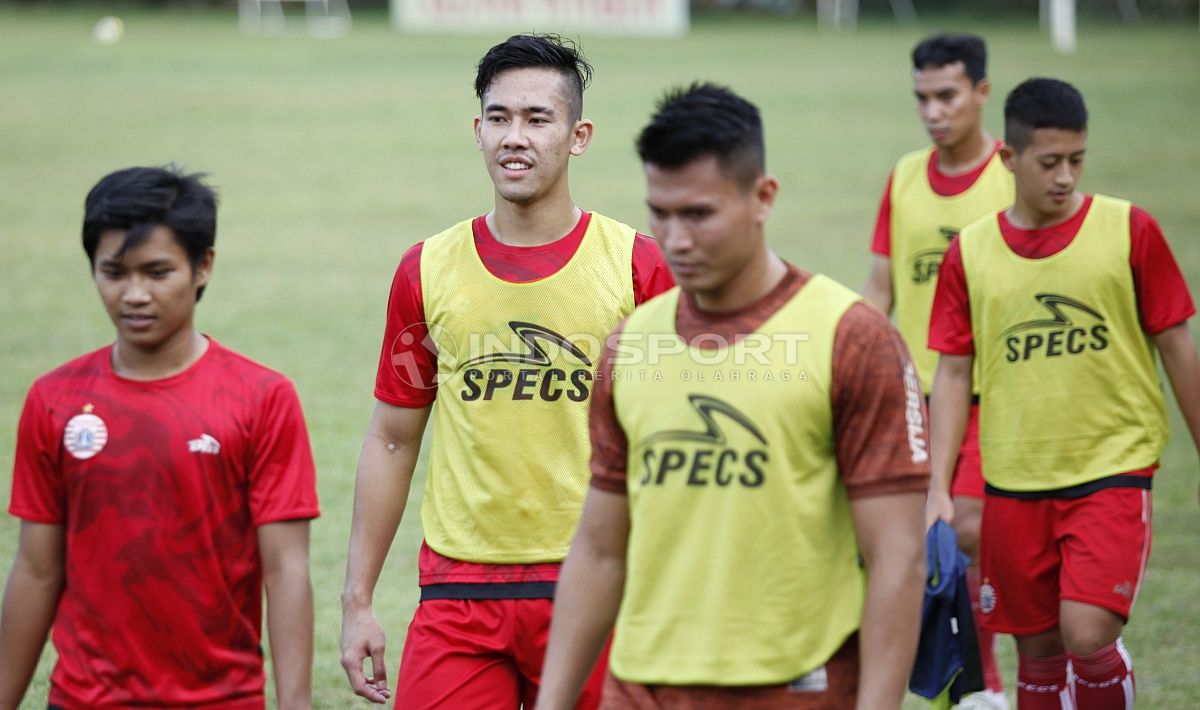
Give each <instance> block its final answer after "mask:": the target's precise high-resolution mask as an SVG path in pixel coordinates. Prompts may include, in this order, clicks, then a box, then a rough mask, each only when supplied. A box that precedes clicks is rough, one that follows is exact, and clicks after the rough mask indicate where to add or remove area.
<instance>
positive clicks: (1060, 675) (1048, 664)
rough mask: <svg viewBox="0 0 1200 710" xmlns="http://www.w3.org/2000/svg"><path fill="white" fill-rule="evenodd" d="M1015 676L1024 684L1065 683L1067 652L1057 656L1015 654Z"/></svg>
mask: <svg viewBox="0 0 1200 710" xmlns="http://www.w3.org/2000/svg"><path fill="white" fill-rule="evenodd" d="M1017 678H1018V680H1020V681H1022V682H1023V683H1026V684H1033V685H1043V686H1048V685H1065V684H1066V682H1067V654H1065V653H1060V654H1058V655H1057V656H1024V655H1021V654H1017Z"/></svg>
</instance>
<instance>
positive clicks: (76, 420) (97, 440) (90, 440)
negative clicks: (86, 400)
mask: <svg viewBox="0 0 1200 710" xmlns="http://www.w3.org/2000/svg"><path fill="white" fill-rule="evenodd" d="M107 443H108V426H107V425H106V424H105V423H104V420H103V419H101V418H100V417H98V416H96V415H95V414H92V405H90V404H88V405H85V406H84V408H83V412H82V413H81V414H76V415H75V416H73V417H71V419H70V420H69V421H68V422H67V428H66V429H64V430H63V447H64V448H66V450H67V451H68V452H69V453H70V454H71V455H72V456H74V457H75V458H77V459H80V460H86V459H90V458H91V457H93V456H95V455H96V454H98V453H100V451H101V449H103V448H104V445H105V444H107Z"/></svg>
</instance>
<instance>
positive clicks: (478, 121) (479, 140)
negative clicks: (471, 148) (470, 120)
mask: <svg viewBox="0 0 1200 710" xmlns="http://www.w3.org/2000/svg"><path fill="white" fill-rule="evenodd" d="M482 125H483V116H476V117H475V147H476V148H478V149H480V150H483V136H481V135H479V128H480V127H481V126H482Z"/></svg>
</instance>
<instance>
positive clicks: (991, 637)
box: [967, 565, 1004, 691]
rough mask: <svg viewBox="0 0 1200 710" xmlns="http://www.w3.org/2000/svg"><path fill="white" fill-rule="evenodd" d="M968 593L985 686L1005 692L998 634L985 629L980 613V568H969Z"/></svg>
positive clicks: (976, 566) (973, 566)
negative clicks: (997, 648) (998, 653)
mask: <svg viewBox="0 0 1200 710" xmlns="http://www.w3.org/2000/svg"><path fill="white" fill-rule="evenodd" d="M967 591H968V592H969V593H970V595H971V611H972V612H974V616H975V630H976V632H977V633H978V635H979V660H980V661H981V662H982V665H983V685H984V687H985V688H987V689H988V690H995V691H1002V690H1004V682H1003V681H1002V680H1000V667H999V666H998V665H996V634H995V633H993V632H991V631H985V630H984V629H983V613H982V612H980V611H979V566H978V565H972V566H970V567H968V568H967Z"/></svg>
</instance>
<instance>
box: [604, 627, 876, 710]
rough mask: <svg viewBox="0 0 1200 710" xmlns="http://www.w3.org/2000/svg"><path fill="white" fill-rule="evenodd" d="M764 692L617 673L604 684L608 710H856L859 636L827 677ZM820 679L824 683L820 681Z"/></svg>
mask: <svg viewBox="0 0 1200 710" xmlns="http://www.w3.org/2000/svg"><path fill="white" fill-rule="evenodd" d="M819 670H820V669H818V672H814V673H810V674H807V675H806V676H804V677H802V678H798V679H796V680H795V681H793V682H791V683H785V684H781V685H763V686H737V687H722V686H713V685H641V684H639V683H626V682H625V681H622V680H619V679H618V678H616V677H615V676H613V674H612V673H609V674H608V677H607V678H606V679H605V681H604V703H603V704H602V705H601V706H600V707H601V709H602V710H664V709H666V708H672V709H678V710H684V709H686V710H727V709H728V708H755V709H756V710H851V709H852V708H853V707H854V703H855V701H856V700H857V698H858V634H857V633H855V634H853V635H851V636H850V638H849V639H847V640H846V642H845V643H844V644H842V647H841V648H840V649H838V651H837V652H836V653H835V654H833V656H832V657H831V658H830V659H829V660H828V661H826V662H825V665H824V667H823V670H824V676H823V677H819ZM814 678H819V680H816V681H814Z"/></svg>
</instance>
